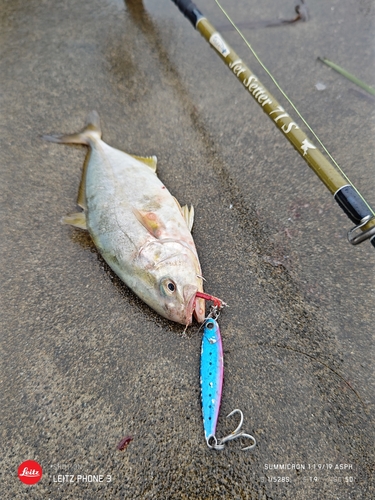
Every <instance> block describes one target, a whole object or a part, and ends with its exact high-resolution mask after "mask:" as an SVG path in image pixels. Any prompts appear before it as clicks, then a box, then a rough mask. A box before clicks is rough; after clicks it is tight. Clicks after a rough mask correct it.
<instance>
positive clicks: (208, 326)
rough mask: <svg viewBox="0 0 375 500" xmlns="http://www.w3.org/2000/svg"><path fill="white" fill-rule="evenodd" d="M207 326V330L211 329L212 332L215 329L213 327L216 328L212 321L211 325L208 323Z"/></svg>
mask: <svg viewBox="0 0 375 500" xmlns="http://www.w3.org/2000/svg"><path fill="white" fill-rule="evenodd" d="M206 326H207V328H209V329H210V330H212V329H213V327H214V324H213V322H212V321H210V322H209V323H207V325H206Z"/></svg>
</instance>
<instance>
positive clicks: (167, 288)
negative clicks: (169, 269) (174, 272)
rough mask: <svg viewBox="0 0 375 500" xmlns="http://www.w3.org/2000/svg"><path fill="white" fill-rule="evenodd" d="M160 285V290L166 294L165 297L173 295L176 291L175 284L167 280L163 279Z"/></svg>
mask: <svg viewBox="0 0 375 500" xmlns="http://www.w3.org/2000/svg"><path fill="white" fill-rule="evenodd" d="M161 285H162V289H163V291H164V292H165V293H166V294H167V295H173V294H174V293H175V292H176V290H177V285H176V283H175V282H174V281H173V280H171V279H169V278H167V279H164V280H163V281H162V282H161Z"/></svg>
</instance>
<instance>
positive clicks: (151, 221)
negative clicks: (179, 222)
mask: <svg viewBox="0 0 375 500" xmlns="http://www.w3.org/2000/svg"><path fill="white" fill-rule="evenodd" d="M133 214H134V215H135V216H136V218H137V219H138V221H139V222H140V223H141V224H142V226H143V227H144V228H145V229H147V231H148V232H149V233H150V234H151V235H152V236H154V237H155V238H160V237H161V235H162V232H163V230H164V229H165V226H164V225H163V223H162V222H161V221H160V220H159V219H158V216H157V215H156V214H155V213H154V212H144V211H140V210H137V209H136V208H134V207H133Z"/></svg>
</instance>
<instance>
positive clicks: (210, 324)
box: [200, 318, 224, 448]
mask: <svg viewBox="0 0 375 500" xmlns="http://www.w3.org/2000/svg"><path fill="white" fill-rule="evenodd" d="M223 377H224V358H223V345H222V342H221V335H220V329H219V325H218V323H217V321H216V320H215V319H213V318H209V319H207V320H206V323H205V325H204V331H203V338H202V350H201V369H200V382H201V395H202V413H203V427H204V434H205V438H206V441H207V445H208V446H209V447H210V448H211V447H212V446H211V444H210V441H212V440H214V441H215V443H216V437H215V433H216V425H217V420H218V417H219V410H220V403H221V392H222V388H223Z"/></svg>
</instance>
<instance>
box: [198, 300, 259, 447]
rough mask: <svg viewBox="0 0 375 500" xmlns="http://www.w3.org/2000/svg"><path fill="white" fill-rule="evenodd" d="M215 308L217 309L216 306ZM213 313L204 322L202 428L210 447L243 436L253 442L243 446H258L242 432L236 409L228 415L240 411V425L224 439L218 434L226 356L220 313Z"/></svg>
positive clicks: (222, 445)
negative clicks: (219, 437)
mask: <svg viewBox="0 0 375 500" xmlns="http://www.w3.org/2000/svg"><path fill="white" fill-rule="evenodd" d="M213 309H214V311H216V308H213ZM212 314H215V313H214V312H213V313H211V315H212ZM211 315H209V316H208V318H207V319H206V322H205V325H204V331H203V338H202V350H201V369H200V382H201V395H202V414H203V427H204V434H205V438H206V442H207V446H208V447H209V448H212V449H214V450H222V449H223V448H224V445H225V443H226V442H227V441H231V440H233V439H236V438H238V437H244V438H248V439H251V440H252V441H253V444H252V445H250V446H247V447H245V448H242V449H243V450H251V449H253V448H254V447H255V446H256V441H255V438H254V437H253V436H251V435H250V434H245V433H244V432H242V431H241V427H242V423H243V414H242V411H241V410H238V409H236V410H233V411H232V412H231V413H229V415H227V417H230V416H232V415H234V414H235V413H239V414H240V417H241V419H240V423H239V425H238V427H237V428H236V429H235V430H234V431H233V432H232V433H230V434H229V435H228V436H225V437H223V438H221V439H218V438H217V437H216V425H217V420H218V418H219V410H220V403H221V393H222V389H223V378H224V357H223V344H222V341H221V335H220V329H219V325H218V323H217V321H216V319H217V315H216V318H213V317H210V316H211Z"/></svg>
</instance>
